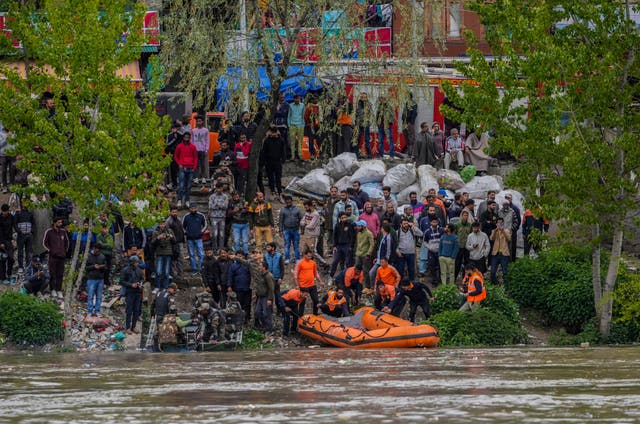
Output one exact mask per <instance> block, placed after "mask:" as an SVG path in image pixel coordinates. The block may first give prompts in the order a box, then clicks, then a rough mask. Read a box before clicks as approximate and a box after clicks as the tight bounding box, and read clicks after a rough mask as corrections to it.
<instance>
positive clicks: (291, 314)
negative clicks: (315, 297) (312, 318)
mask: <svg viewBox="0 0 640 424" xmlns="http://www.w3.org/2000/svg"><path fill="white" fill-rule="evenodd" d="M307 297H309V292H308V291H306V290H305V289H290V290H283V291H282V292H281V293H280V297H279V298H278V308H279V309H280V312H282V317H283V318H284V323H283V326H282V335H283V336H288V335H289V333H290V332H293V333H295V332H296V331H297V329H298V318H300V317H301V316H302V315H304V303H305V301H306V300H307Z"/></svg>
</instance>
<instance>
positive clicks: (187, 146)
mask: <svg viewBox="0 0 640 424" xmlns="http://www.w3.org/2000/svg"><path fill="white" fill-rule="evenodd" d="M173 159H174V160H175V161H176V163H177V164H178V168H179V170H180V173H179V174H178V207H179V208H180V207H182V200H183V199H184V205H185V206H186V207H189V195H190V194H191V183H192V181H193V173H194V172H195V170H196V168H197V167H198V151H197V150H196V146H195V145H194V144H191V133H188V132H187V133H184V135H183V136H182V143H180V144H178V147H176V152H175V154H174V155H173Z"/></svg>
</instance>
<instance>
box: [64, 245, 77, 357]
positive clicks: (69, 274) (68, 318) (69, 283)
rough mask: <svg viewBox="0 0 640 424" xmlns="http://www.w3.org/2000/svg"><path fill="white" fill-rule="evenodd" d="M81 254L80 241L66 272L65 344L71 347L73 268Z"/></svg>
mask: <svg viewBox="0 0 640 424" xmlns="http://www.w3.org/2000/svg"><path fill="white" fill-rule="evenodd" d="M79 256H80V243H76V245H75V248H74V249H73V255H72V256H71V265H70V266H69V268H67V270H66V271H65V274H64V285H65V287H64V322H65V327H64V345H65V346H66V347H71V327H72V324H71V323H72V322H73V319H72V315H73V307H72V306H71V291H72V289H73V277H74V274H73V270H74V269H75V268H76V264H77V263H78V257H79Z"/></svg>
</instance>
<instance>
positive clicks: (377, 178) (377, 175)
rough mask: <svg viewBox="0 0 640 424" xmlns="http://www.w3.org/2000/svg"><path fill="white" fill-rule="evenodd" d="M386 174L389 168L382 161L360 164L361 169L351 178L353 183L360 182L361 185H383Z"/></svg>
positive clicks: (368, 161)
mask: <svg viewBox="0 0 640 424" xmlns="http://www.w3.org/2000/svg"><path fill="white" fill-rule="evenodd" d="M386 172H387V167H386V166H385V164H384V162H383V161H381V160H377V159H376V160H367V161H364V162H360V168H358V170H357V171H356V172H354V174H353V175H352V176H351V183H353V182H354V181H360V184H365V183H381V182H382V180H383V179H384V176H385V173H386Z"/></svg>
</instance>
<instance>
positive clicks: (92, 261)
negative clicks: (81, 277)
mask: <svg viewBox="0 0 640 424" xmlns="http://www.w3.org/2000/svg"><path fill="white" fill-rule="evenodd" d="M106 264H107V259H106V258H105V257H104V255H103V254H102V253H98V254H97V255H96V254H94V253H93V252H89V256H88V257H87V280H103V279H104V272H105V270H106V268H100V269H97V268H96V265H106Z"/></svg>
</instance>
